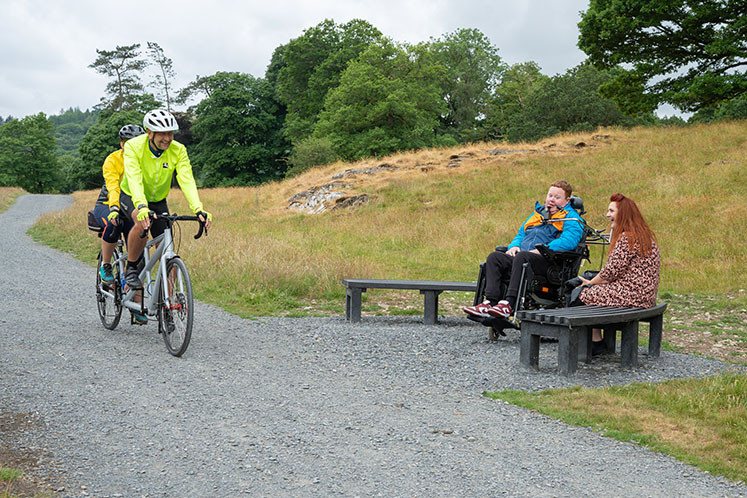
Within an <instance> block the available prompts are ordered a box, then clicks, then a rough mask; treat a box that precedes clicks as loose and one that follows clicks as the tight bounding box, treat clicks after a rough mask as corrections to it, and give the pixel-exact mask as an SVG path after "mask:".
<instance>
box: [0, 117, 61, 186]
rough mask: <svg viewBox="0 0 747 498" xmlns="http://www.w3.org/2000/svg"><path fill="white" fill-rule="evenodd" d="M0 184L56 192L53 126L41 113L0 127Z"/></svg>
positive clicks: (57, 184)
mask: <svg viewBox="0 0 747 498" xmlns="http://www.w3.org/2000/svg"><path fill="white" fill-rule="evenodd" d="M0 185H5V186H15V187H21V188H23V189H24V190H26V191H27V192H32V193H42V192H57V191H59V187H60V173H59V171H58V169H57V157H56V155H55V140H54V126H53V125H52V123H50V121H49V120H48V119H47V117H46V116H45V115H44V113H39V114H36V115H33V116H26V117H25V118H23V119H20V120H18V119H14V120H11V121H7V122H5V123H4V124H3V125H2V126H0Z"/></svg>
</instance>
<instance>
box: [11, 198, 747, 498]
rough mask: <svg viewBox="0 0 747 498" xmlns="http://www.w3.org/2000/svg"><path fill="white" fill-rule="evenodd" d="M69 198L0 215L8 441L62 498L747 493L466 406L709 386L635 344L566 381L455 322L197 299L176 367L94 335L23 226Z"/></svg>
mask: <svg viewBox="0 0 747 498" xmlns="http://www.w3.org/2000/svg"><path fill="white" fill-rule="evenodd" d="M70 202H71V201H70V199H69V198H67V197H63V196H31V195H26V196H23V197H20V198H19V199H18V201H17V203H16V204H15V205H14V206H13V207H12V208H11V209H9V210H8V211H7V212H5V213H3V214H2V215H0V233H2V237H1V238H0V254H2V263H3V264H2V269H1V270H0V303H2V310H3V313H2V315H1V316H0V384H1V386H2V391H0V407H2V410H5V411H12V412H19V413H25V412H31V413H38V414H39V415H40V417H41V418H42V419H43V421H44V423H45V425H44V427H43V428H40V429H38V430H34V431H30V432H27V433H24V434H23V435H22V437H21V441H20V442H19V445H23V446H25V447H26V448H44V449H46V450H47V451H48V452H50V453H51V455H52V457H51V461H53V462H57V463H58V464H59V467H60V468H61V469H62V470H63V471H64V474H63V477H64V481H65V482H66V487H65V491H63V492H62V493H61V494H63V495H69V496H83V495H86V494H87V495H88V496H99V497H104V496H179V497H185V496H221V497H222V496H240V495H248V496H330V495H340V496H495V495H507V496H533V497H536V496H582V495H587V496H625V495H631V496H632V495H636V496H747V486H745V485H742V484H734V483H730V482H729V481H727V480H724V479H721V478H716V477H713V476H711V475H709V474H707V473H704V472H701V471H699V470H697V469H695V468H693V467H690V466H688V465H684V464H682V463H679V462H677V461H676V460H674V459H672V458H670V457H667V456H664V455H660V454H656V453H653V452H651V451H649V450H647V449H644V448H640V447H638V446H635V445H632V444H625V443H621V442H617V441H614V440H612V439H608V438H605V437H602V436H600V435H598V434H596V433H594V432H592V431H591V430H588V429H584V428H577V427H570V426H567V425H564V424H562V423H560V422H557V421H554V420H551V419H549V418H546V417H544V416H541V415H538V414H535V413H532V412H529V411H527V410H524V409H520V408H517V407H515V406H512V405H508V404H505V403H502V402H496V401H492V400H489V399H487V398H485V397H483V396H482V395H481V393H482V392H483V391H485V390H497V389H505V388H512V389H529V390H536V389H541V388H547V387H561V386H570V385H582V386H604V385H610V384H625V383H629V382H632V381H661V380H665V379H671V378H676V377H692V376H698V375H708V374H713V373H716V372H718V371H721V370H723V369H724V368H726V367H725V366H724V365H722V364H720V363H718V362H715V361H708V360H705V359H701V358H697V357H693V356H688V355H681V354H675V353H667V352H664V353H663V355H662V358H660V359H659V360H648V358H647V357H646V355H645V351H644V350H641V353H640V360H641V363H642V365H641V367H640V368H639V369H638V370H636V371H625V370H622V369H621V368H620V367H619V365H617V364H616V363H615V362H614V361H612V360H609V361H601V362H600V361H598V360H595V362H594V363H592V364H591V365H583V364H582V365H580V368H579V372H578V373H577V375H575V376H574V377H572V378H571V379H566V378H562V377H559V376H557V375H555V373H554V372H553V367H554V362H555V358H554V351H553V345H551V344H543V346H542V348H541V356H540V367H541V369H540V372H539V373H530V372H526V371H523V370H522V369H520V368H519V366H518V357H519V350H518V348H519V341H518V335H515V334H514V335H509V336H508V337H507V338H504V339H502V340H501V341H500V342H498V343H490V342H489V341H488V340H487V334H486V333H485V329H484V328H482V327H481V326H479V325H475V324H473V323H471V322H469V321H468V320H465V319H463V318H461V317H448V318H445V319H443V320H442V323H441V324H439V325H435V326H426V325H423V324H422V323H420V322H421V320H419V319H418V318H417V317H406V318H370V317H364V319H363V321H362V323H360V324H354V325H351V324H348V323H346V322H345V321H344V320H343V319H342V318H338V317H335V318H263V319H260V320H245V319H241V318H238V317H236V316H234V315H231V314H229V313H226V312H224V311H222V310H221V309H219V308H217V307H214V306H210V305H206V304H202V303H197V305H196V312H195V331H194V334H193V339H192V343H191V345H190V347H189V350H188V351H187V353H186V354H185V356H184V357H183V358H181V359H177V358H173V357H171V356H170V355H168V353H167V352H166V350H165V347H164V345H163V343H162V341H161V339H160V337H159V336H158V335H157V333H156V325H155V323H151V324H148V325H147V326H145V327H137V326H134V325H130V324H129V320H126V319H123V320H122V322H123V323H122V324H120V326H119V327H118V328H117V329H116V330H115V331H107V330H105V329H104V328H103V327H102V326H101V325H100V322H99V319H98V315H97V313H96V308H95V305H94V286H93V282H94V278H95V277H94V270H93V269H92V268H91V267H89V266H86V265H84V264H82V263H80V262H78V261H76V260H74V259H73V258H72V257H70V256H68V255H65V254H62V253H60V252H57V251H54V250H52V249H49V248H47V247H45V246H41V245H39V244H36V243H34V242H32V241H31V240H30V238H29V237H28V236H27V235H25V231H26V230H27V228H28V227H29V226H30V225H31V224H32V223H33V222H34V220H35V219H36V218H37V217H38V215H39V214H40V213H42V212H45V211H50V210H55V209H62V208H65V207H67V206H68V205H69V204H70ZM83 227H84V225H83V220H81V236H86V237H87V236H92V235H89V234H88V233H84V228H83ZM218 229H220V228H218ZM205 243H210V239H209V238H208V239H206V242H205ZM185 259H186V261H187V264H189V255H188V254H187V255H185Z"/></svg>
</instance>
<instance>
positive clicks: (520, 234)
mask: <svg viewBox="0 0 747 498" xmlns="http://www.w3.org/2000/svg"><path fill="white" fill-rule="evenodd" d="M532 216H533V215H532V214H530V215H529V217H528V218H527V219H526V220H524V223H522V224H521V226H520V227H519V231H518V233H517V234H516V237H514V239H513V240H512V241H511V243H510V244H508V248H509V249H512V248H514V247H520V246H521V241H522V240H524V236H525V235H526V233H527V232H526V230H525V229H524V227H525V226H526V224H527V221H529V219H530V218H531V217H532Z"/></svg>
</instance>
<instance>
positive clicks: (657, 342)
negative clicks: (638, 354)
mask: <svg viewBox="0 0 747 498" xmlns="http://www.w3.org/2000/svg"><path fill="white" fill-rule="evenodd" d="M648 323H649V333H648V356H649V357H650V358H658V357H659V355H660V354H661V335H662V328H663V326H664V315H659V316H655V317H653V318H652V319H651V320H649V322H648Z"/></svg>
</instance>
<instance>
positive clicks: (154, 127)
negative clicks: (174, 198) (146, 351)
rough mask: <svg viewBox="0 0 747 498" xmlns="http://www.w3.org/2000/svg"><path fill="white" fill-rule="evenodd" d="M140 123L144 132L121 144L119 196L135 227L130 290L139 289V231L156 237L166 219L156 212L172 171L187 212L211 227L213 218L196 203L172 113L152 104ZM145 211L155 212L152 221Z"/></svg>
mask: <svg viewBox="0 0 747 498" xmlns="http://www.w3.org/2000/svg"><path fill="white" fill-rule="evenodd" d="M143 126H144V127H145V131H146V134H145V135H141V136H139V137H136V138H133V139H132V140H128V141H127V143H125V147H124V177H123V178H122V184H121V185H120V188H121V193H120V200H119V203H120V207H121V209H122V211H123V214H125V218H126V219H127V221H128V223H129V222H130V221H131V222H132V223H133V224H135V225H136V226H137V227H139V228H140V229H139V230H130V233H129V235H128V237H127V248H128V253H127V271H126V272H125V281H126V282H127V285H129V286H130V287H131V288H133V289H142V288H143V284H142V282H140V278H139V277H138V270H137V260H138V259H139V258H140V255H141V254H142V253H143V249H144V248H145V244H146V239H144V238H140V234H141V233H142V232H143V231H145V230H148V229H150V233H151V235H152V236H153V237H158V236H159V235H161V234H162V233H163V231H164V230H165V227H166V224H165V222H164V221H162V220H161V219H159V218H158V215H160V214H162V213H168V211H169V208H168V205H167V204H166V196H168V194H169V190H170V189H171V178H172V176H173V174H174V171H176V180H177V182H179V188H181V190H182V193H184V197H186V199H187V202H188V203H189V207H190V209H191V210H192V212H193V213H194V214H195V215H197V216H198V217H199V218H200V219H201V220H202V221H203V222H204V223H205V227H206V228H210V222H211V221H212V219H213V217H212V215H210V213H207V212H206V211H204V209H203V207H202V203H201V202H200V196H199V194H198V193H197V184H196V183H195V179H194V176H193V175H192V164H191V163H190V162H189V156H188V155H187V148H186V147H185V146H184V145H182V144H180V143H179V142H177V141H175V140H174V132H175V131H177V130H179V125H178V124H177V122H176V119H175V118H174V116H173V115H172V114H171V113H170V112H168V111H166V110H163V109H155V110H153V111H150V112H148V113H146V114H145V117H144V118H143ZM150 211H153V212H154V213H155V219H154V220H153V223H152V224H151V221H150V218H149V213H150Z"/></svg>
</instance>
